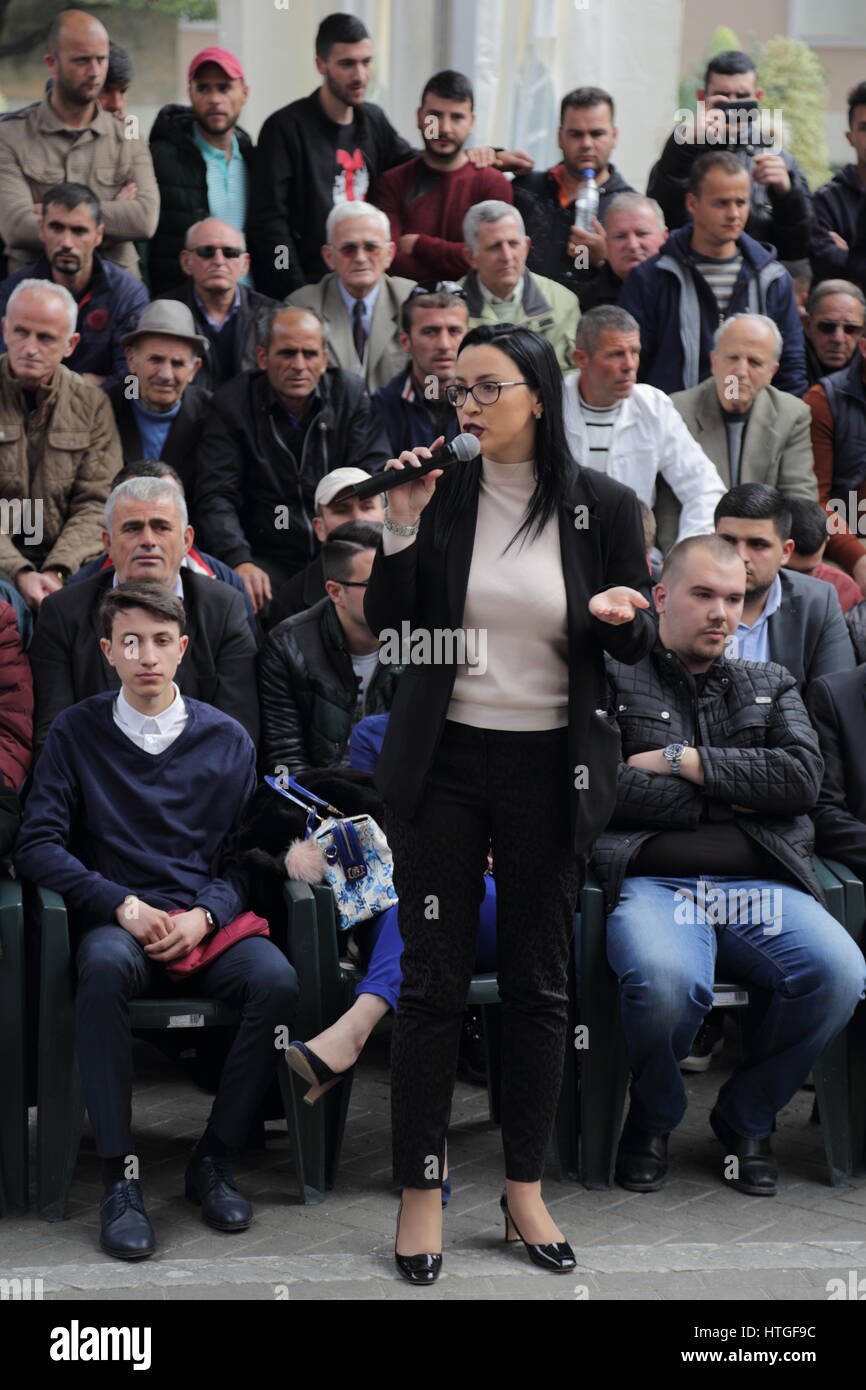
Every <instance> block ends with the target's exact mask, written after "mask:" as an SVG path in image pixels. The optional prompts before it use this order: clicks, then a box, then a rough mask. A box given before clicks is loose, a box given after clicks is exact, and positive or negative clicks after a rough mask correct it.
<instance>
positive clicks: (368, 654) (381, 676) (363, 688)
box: [259, 521, 397, 777]
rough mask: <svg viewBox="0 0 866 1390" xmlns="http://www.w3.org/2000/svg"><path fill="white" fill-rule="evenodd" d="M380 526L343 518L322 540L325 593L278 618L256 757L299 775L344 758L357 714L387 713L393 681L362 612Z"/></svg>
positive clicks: (268, 642)
mask: <svg viewBox="0 0 866 1390" xmlns="http://www.w3.org/2000/svg"><path fill="white" fill-rule="evenodd" d="M381 539H382V528H381V526H377V525H374V524H373V523H371V522H367V521H347V522H346V524H345V525H344V526H338V527H337V529H336V530H335V531H333V532H332V533H331V535H330V536H329V538H328V539H327V540H326V541H325V544H324V545H323V547H322V567H323V570H324V574H325V590H326V594H327V597H325V598H324V599H322V601H321V603H317V604H316V605H315V606H314V607H313V608H308V609H307V610H306V611H305V612H303V613H297V614H295V616H294V617H293V618H286V620H285V621H284V622H282V623H279V624H278V626H277V627H275V628H274V629H273V630H272V631H271V632H270V633H269V634H268V636H267V638H266V639H265V644H264V646H263V647H262V651H261V657H260V660H259V688H260V691H261V698H262V749H261V756H262V765H263V767H264V768H265V771H266V772H269V773H274V771H275V769H276V768H285V769H287V770H288V772H289V773H290V775H291V776H293V777H301V776H302V775H303V773H304V771H305V769H307V768H310V767H339V766H342V765H343V764H345V763H348V747H349V735H350V734H351V732H352V729H353V727H354V725H355V724H357V722H358V720H359V719H362V718H363V717H364V716H365V715H368V714H386V713H387V712H388V710H389V709H390V708H391V701H392V700H393V698H394V692H395V689H396V684H397V673H396V671H395V668H394V667H393V666H391V665H389V664H388V663H387V662H383V661H382V660H381V659H380V648H381V645H382V644H381V642H380V641H379V639H378V637H377V636H376V635H375V634H374V633H373V632H371V631H370V629H369V627H368V626H367V620H366V618H365V617H364V592H365V590H366V587H367V582H368V580H369V578H370V571H371V569H372V568H373V557H374V555H375V553H376V549H377V547H378V546H379V544H380V543H381Z"/></svg>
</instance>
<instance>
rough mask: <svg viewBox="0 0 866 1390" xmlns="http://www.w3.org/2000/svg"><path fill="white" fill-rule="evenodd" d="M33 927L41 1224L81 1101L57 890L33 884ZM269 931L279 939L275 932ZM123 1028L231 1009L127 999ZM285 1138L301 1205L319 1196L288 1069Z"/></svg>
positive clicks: (55, 1216)
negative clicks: (37, 947)
mask: <svg viewBox="0 0 866 1390" xmlns="http://www.w3.org/2000/svg"><path fill="white" fill-rule="evenodd" d="M36 899H37V909H38V916H39V921H40V931H41V957H40V983H39V1042H38V1062H39V1072H38V1105H39V1122H38V1128H37V1160H36V1163H37V1205H38V1210H39V1215H40V1216H41V1217H42V1219H43V1220H45V1221H62V1220H63V1219H64V1217H65V1215H66V1204H67V1200H68V1196H69V1189H70V1186H71V1184H72V1176H73V1173H74V1170H75V1163H76V1159H77V1156H78V1148H79V1144H80V1141H81V1130H82V1126H83V1123H84V1100H83V1096H82V1091H81V1079H80V1076H79V1073H78V1064H77V1061H76V1058H75V1047H74V1037H75V1029H74V1021H75V997H74V962H73V958H72V953H71V949H70V940H69V924H68V919H67V914H66V905H65V903H64V901H63V899H62V897H60V895H59V894H58V893H54V892H52V891H50V890H49V889H45V888H38V887H37V888H36ZM271 936H272V938H273V939H275V940H277V944H280V942H279V940H278V937H279V932H278V930H277V929H275V928H274V927H273V926H272V929H271ZM129 1014H130V1028H131V1030H132V1031H138V1030H144V1029H147V1030H162V1029H166V1028H171V1029H177V1028H196V1029H198V1028H213V1027H225V1026H234V1025H236V1024H237V1022H238V1017H239V1015H238V1013H237V1011H236V1010H235V1009H233V1008H231V1007H230V1006H229V1005H227V1004H224V1003H222V1002H221V1001H220V1000H216V999H202V998H198V997H196V996H195V995H189V996H183V997H179V996H171V997H167V998H162V999H160V998H150V997H145V998H142V999H134V1000H132V1001H131V1002H130V1006H129ZM277 1075H278V1078H279V1084H280V1092H281V1095H282V1099H283V1103H284V1106H285V1113H286V1124H287V1128H288V1132H289V1137H290V1139H291V1143H292V1153H293V1159H294V1168H295V1176H296V1179H297V1185H298V1193H299V1197H300V1200H301V1201H302V1202H303V1203H311V1202H316V1201H321V1194H320V1193H319V1192H317V1191H316V1190H315V1189H314V1188H311V1186H310V1185H309V1183H308V1181H307V1170H306V1168H305V1163H304V1151H303V1146H302V1143H301V1139H300V1130H299V1123H298V1109H297V1104H296V1099H295V1092H294V1090H293V1088H292V1086H291V1084H290V1081H289V1076H288V1067H286V1066H280V1067H279V1068H278V1072H277Z"/></svg>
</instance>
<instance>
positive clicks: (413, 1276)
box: [394, 1201, 442, 1287]
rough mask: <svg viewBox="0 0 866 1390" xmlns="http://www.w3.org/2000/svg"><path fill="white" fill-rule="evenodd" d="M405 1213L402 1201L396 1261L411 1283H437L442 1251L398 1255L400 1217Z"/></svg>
mask: <svg viewBox="0 0 866 1390" xmlns="http://www.w3.org/2000/svg"><path fill="white" fill-rule="evenodd" d="M402 1215H403V1203H402V1201H401V1202H400V1209H399V1211H398V1212H397V1233H396V1235H395V1237H394V1263H395V1264H396V1266H397V1268H398V1269H399V1271H400V1273H401V1274H402V1275H403V1278H404V1279H408V1280H409V1283H410V1284H417V1285H419V1286H420V1287H424V1286H425V1285H427V1284H435V1283H436V1280H437V1279H438V1278H439V1274H440V1271H441V1269H442V1253H441V1251H440V1252H439V1254H437V1255H398V1254H397V1241H398V1240H399V1239H400V1217H401V1216H402Z"/></svg>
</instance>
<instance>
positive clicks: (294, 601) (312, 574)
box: [232, 450, 402, 627]
mask: <svg viewBox="0 0 866 1390" xmlns="http://www.w3.org/2000/svg"><path fill="white" fill-rule="evenodd" d="M400 452H402V450H401V451H400ZM394 457H395V458H397V457H398V454H396V453H395V455H394ZM368 477H369V474H368V473H364V472H362V471H361V469H360V468H334V469H333V470H332V471H331V472H330V473H326V474H325V476H324V478H322V479H321V480H320V482H319V485H318V487H317V488H316V493H315V496H314V498H313V502H314V505H315V508H316V510H315V513H314V515H313V530H314V531H315V533H316V538H317V540H318V541H319V543H320V544H321V545H324V544H325V541H326V540H327V539H328V537H329V536H330V534H331V532H332V531H335V530H336V529H337V527H342V526H345V524H346V522H347V521H367V522H373V523H374V524H375V523H377V522H378V523H379V524H380V525H381V523H382V522H383V521H384V520H385V502H384V493H382V494H380V495H379V496H377V497H354V496H353V495H352V489H353V487H354V486H355V484H356V483H363V482H365V481H366V479H367V478H368ZM232 573H233V571H232ZM326 596H327V590H326V589H325V570H324V566H323V564H322V551H321V550H320V551H319V553H318V555H317V556H316V558H315V560H311V561H310V563H309V564H308V565H307V567H306V569H302V570H299V572H298V573H297V574H296V575H295V577H294V579H290V580H289V582H288V584H284V585H283V586H282V588H280V589H278V590H277V592H276V593H275V594H274V597H273V601H272V603H271V605H270V607H269V608H268V626H269V627H276V625H277V623H281V622H282V621H283V619H284V618H291V617H293V616H294V614H295V613H303V611H304V609H305V608H312V606H313V604H314V603H321V601H322V599H323V598H325V597H326Z"/></svg>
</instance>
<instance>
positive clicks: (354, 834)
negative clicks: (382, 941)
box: [265, 777, 397, 931]
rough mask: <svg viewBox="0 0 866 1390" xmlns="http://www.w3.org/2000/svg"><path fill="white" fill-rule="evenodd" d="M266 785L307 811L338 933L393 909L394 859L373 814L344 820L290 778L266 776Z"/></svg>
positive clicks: (394, 900) (335, 810)
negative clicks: (330, 897) (329, 893)
mask: <svg viewBox="0 0 866 1390" xmlns="http://www.w3.org/2000/svg"><path fill="white" fill-rule="evenodd" d="M265 781H266V782H267V784H268V786H269V787H273V789H274V791H277V792H279V793H280V795H281V796H285V797H287V798H288V800H289V801H293V802H294V803H295V805H296V806H300V807H302V809H303V810H305V811H306V812H307V828H306V836H305V838H306V839H312V840H314V841H315V842H316V843H317V844H318V845H319V847H320V849H321V850H322V853H323V854H324V859H325V879H326V881H327V882H328V883H329V884H330V887H331V890H332V892H333V894H334V907H335V909H336V913H337V927H338V930H340V931H349V929H350V928H351V927H357V926H360V925H361V923H362V922H369V920H370V918H371V917H375V916H376V915H377V913H379V912H384V911H385V909H386V908H388V907H395V906H396V903H397V894H396V893H395V891H394V884H393V868H394V861H393V858H392V855H391V850H390V848H389V846H388V841H387V840H386V839H385V835H384V832H383V831H382V828H381V826H380V825H379V824H378V823H377V822H376V821H375V820H374V819H373V817H372V816H367V815H362V816H343V815H342V814H341V812H339V811H338V810H337V808H336V807H335V806H331V805H329V803H328V802H327V801H323V800H322V798H321V797H320V796H315V795H314V794H313V793H312V792H309V791H307V790H306V788H305V787H302V786H301V785H300V783H299V782H298V781H297V780H296V779H295V778H294V777H289V778H286V779H284V780H281V779H280V778H277V777H266V778H265ZM290 789H291V790H290ZM293 792H294V793H297V795H293V794H292V793H293ZM317 807H321V808H322V811H324V812H325V813H326V814H324V815H323V814H322V811H319V810H317V809H316V808H317Z"/></svg>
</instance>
